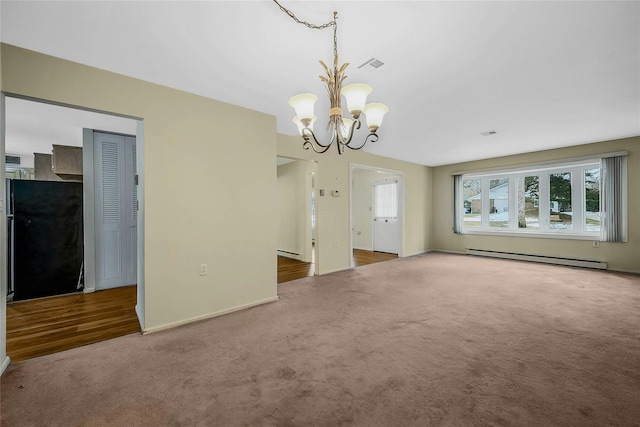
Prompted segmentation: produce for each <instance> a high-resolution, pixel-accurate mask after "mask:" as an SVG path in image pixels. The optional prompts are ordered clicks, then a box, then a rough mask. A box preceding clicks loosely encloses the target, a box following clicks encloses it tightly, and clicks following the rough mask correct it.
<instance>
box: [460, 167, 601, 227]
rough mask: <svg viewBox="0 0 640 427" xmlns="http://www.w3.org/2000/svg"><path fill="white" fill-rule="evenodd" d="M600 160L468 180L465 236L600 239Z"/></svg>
mask: <svg viewBox="0 0 640 427" xmlns="http://www.w3.org/2000/svg"><path fill="white" fill-rule="evenodd" d="M600 186H601V182H600V161H599V159H595V160H589V161H583V162H575V163H567V164H564V165H553V166H548V167H544V166H541V167H537V168H526V169H525V168H523V169H521V170H509V171H497V172H491V173H482V174H480V173H478V174H465V175H462V191H460V192H459V193H458V194H459V195H460V196H459V197H460V198H461V199H462V200H458V201H457V203H459V206H461V207H462V209H461V214H462V215H463V218H462V232H463V233H469V234H473V233H483V234H485V233H496V234H500V233H503V234H511V233H516V234H523V235H539V236H554V235H555V236H565V237H567V238H589V239H592V238H597V237H599V236H600V231H601V230H600V228H601V214H600Z"/></svg>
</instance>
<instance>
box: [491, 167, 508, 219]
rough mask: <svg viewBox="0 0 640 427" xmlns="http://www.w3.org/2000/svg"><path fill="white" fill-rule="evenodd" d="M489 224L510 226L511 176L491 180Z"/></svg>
mask: <svg viewBox="0 0 640 427" xmlns="http://www.w3.org/2000/svg"><path fill="white" fill-rule="evenodd" d="M489 209H490V214H489V226H490V227H493V228H506V227H508V226H509V178H503V179H492V180H490V181H489Z"/></svg>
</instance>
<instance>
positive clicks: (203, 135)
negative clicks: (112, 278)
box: [2, 45, 277, 330]
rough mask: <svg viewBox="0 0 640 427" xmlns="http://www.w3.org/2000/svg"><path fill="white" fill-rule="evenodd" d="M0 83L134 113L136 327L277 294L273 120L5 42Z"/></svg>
mask: <svg viewBox="0 0 640 427" xmlns="http://www.w3.org/2000/svg"><path fill="white" fill-rule="evenodd" d="M2 89H3V90H4V91H5V92H7V93H13V94H18V95H21V96H26V97H33V98H38V99H44V100H49V101H52V102H56V103H64V104H68V105H73V106H81V107H84V108H91V109H96V110H99V111H103V112H112V113H118V114H122V115H127V116H132V117H137V118H141V119H143V120H144V122H143V128H144V141H143V144H144V146H143V148H144V164H143V173H144V180H143V181H144V187H143V188H142V190H143V203H144V210H143V211H141V212H144V214H143V219H144V230H145V232H144V236H143V238H142V239H141V240H139V241H140V242H144V247H145V257H144V260H143V261H142V262H143V264H142V268H143V269H144V277H145V284H144V299H145V311H144V315H145V329H146V330H154V329H160V328H163V327H167V326H171V325H175V324H179V323H182V322H186V321H189V320H194V319H198V318H202V317H208V316H211V315H215V314H217V313H222V312H225V311H228V310H233V309H235V308H240V307H243V306H247V305H252V304H257V303H260V302H265V301H269V300H273V299H275V298H277V296H276V293H277V286H276V254H275V250H274V248H275V247H276V230H275V227H264V222H265V221H267V222H269V221H271V222H273V221H274V217H275V195H276V176H275V157H276V122H275V118H274V117H273V116H269V115H266V114H261V113H258V112H255V111H251V110H247V109H244V108H240V107H237V106H233V105H230V104H225V103H222V102H218V101H215V100H212V99H207V98H204V97H200V96H195V95H192V94H188V93H185V92H181V91H177V90H173V89H170V88H166V87H162V86H159V85H155V84H151V83H147V82H143V81H140V80H136V79H133V78H129V77H125V76H122V75H117V74H114V73H110V72H106V71H102V70H98V69H95V68H91V67H87V66H84V65H80V64H77V63H72V62H69V61H64V60H61V59H58V58H54V57H50V56H46V55H42V54H38V53H35V52H32V51H27V50H24V49H21V48H17V47H14V46H10V45H3V46H2ZM247 123H251V126H247ZM258 207H259V209H260V211H261V217H262V219H263V220H257V218H256V210H257V209H258ZM247 263H250V265H251V268H247ZM200 264H208V267H209V274H208V275H207V276H200V275H199V266H200Z"/></svg>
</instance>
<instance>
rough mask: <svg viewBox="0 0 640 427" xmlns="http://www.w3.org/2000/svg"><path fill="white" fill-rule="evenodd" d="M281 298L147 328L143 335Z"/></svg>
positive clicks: (276, 298) (268, 299) (272, 298)
mask: <svg viewBox="0 0 640 427" xmlns="http://www.w3.org/2000/svg"><path fill="white" fill-rule="evenodd" d="M278 299H279V297H278V296H277V295H276V296H275V297H271V298H266V299H263V300H260V301H254V302H250V303H249V304H243V305H239V306H237V307H233V308H228V309H226V310H220V311H216V312H215V313H209V314H205V315H202V316H196V317H191V318H189V319H185V320H180V321H178V322H172V323H166V324H164V325H160V326H154V327H152V328H147V329H144V330H143V332H142V333H143V334H150V333H153V332H159V331H164V330H165V329H171V328H175V327H176V326H182V325H186V324H189V323H193V322H198V321H200V320H206V319H211V318H214V317H219V316H224V315H225V314H229V313H233V312H234V311H240V310H245V309H247V308H251V307H256V306H258V305H262V304H267V303H270V302H275V301H278Z"/></svg>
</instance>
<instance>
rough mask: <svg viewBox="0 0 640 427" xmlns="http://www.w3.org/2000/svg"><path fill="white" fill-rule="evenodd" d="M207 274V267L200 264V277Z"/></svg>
mask: <svg viewBox="0 0 640 427" xmlns="http://www.w3.org/2000/svg"><path fill="white" fill-rule="evenodd" d="M208 273H209V267H208V266H207V264H200V275H201V276H206V275H207V274H208Z"/></svg>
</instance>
